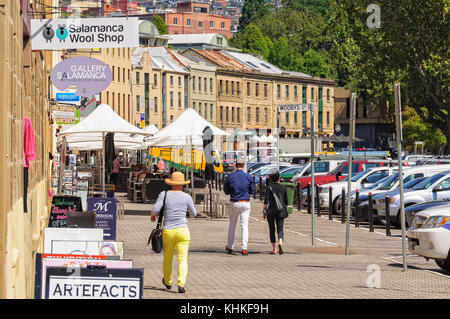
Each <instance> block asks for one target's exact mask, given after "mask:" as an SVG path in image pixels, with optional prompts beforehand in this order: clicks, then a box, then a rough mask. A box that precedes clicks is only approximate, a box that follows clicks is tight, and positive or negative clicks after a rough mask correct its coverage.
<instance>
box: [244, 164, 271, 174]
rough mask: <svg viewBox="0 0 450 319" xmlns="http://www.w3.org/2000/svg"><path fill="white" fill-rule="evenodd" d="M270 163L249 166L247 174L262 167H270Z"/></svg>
mask: <svg viewBox="0 0 450 319" xmlns="http://www.w3.org/2000/svg"><path fill="white" fill-rule="evenodd" d="M269 164H270V163H252V164H249V165H247V173H249V174H250V173H251V172H252V171H254V170H256V169H258V168H260V167H262V166H266V165H269Z"/></svg>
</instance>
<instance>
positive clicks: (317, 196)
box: [316, 185, 322, 217]
mask: <svg viewBox="0 0 450 319" xmlns="http://www.w3.org/2000/svg"><path fill="white" fill-rule="evenodd" d="M316 198H317V201H316V203H317V216H318V217H320V216H322V215H321V214H320V197H319V185H316Z"/></svg>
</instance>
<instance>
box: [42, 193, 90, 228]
mask: <svg viewBox="0 0 450 319" xmlns="http://www.w3.org/2000/svg"><path fill="white" fill-rule="evenodd" d="M81 209H82V207H81V198H80V197H75V196H54V197H53V199H52V210H51V211H50V218H49V221H48V227H67V212H79V211H81Z"/></svg>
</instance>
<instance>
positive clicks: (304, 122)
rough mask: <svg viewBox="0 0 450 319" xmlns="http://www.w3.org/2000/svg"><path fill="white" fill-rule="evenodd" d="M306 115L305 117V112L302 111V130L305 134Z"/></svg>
mask: <svg viewBox="0 0 450 319" xmlns="http://www.w3.org/2000/svg"><path fill="white" fill-rule="evenodd" d="M306 115H307V112H306V111H303V112H302V126H303V130H304V133H305V134H306V127H307V126H306Z"/></svg>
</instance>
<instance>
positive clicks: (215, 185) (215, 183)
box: [214, 172, 217, 190]
mask: <svg viewBox="0 0 450 319" xmlns="http://www.w3.org/2000/svg"><path fill="white" fill-rule="evenodd" d="M214 189H215V190H217V173H216V172H214Z"/></svg>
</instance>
